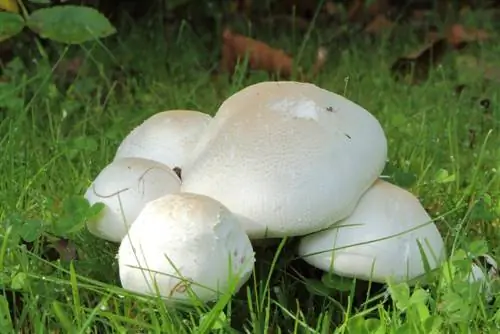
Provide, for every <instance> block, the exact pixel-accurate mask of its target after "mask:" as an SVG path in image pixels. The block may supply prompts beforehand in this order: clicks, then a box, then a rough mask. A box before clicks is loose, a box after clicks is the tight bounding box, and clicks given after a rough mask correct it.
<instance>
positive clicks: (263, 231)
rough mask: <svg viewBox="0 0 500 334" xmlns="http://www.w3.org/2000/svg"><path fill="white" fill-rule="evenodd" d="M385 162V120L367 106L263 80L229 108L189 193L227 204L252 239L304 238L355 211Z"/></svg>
mask: <svg viewBox="0 0 500 334" xmlns="http://www.w3.org/2000/svg"><path fill="white" fill-rule="evenodd" d="M386 157H387V140H386V137H385V134H384V131H383V129H382V127H381V125H380V123H379V122H378V121H377V119H376V118H375V117H374V116H373V115H372V114H370V113H369V112H368V111H367V110H365V109H363V108H362V107H360V106H359V105H357V104H355V103H353V102H351V101H349V100H348V99H346V98H344V97H342V96H340V95H337V94H335V93H332V92H330V91H327V90H325V89H322V88H320V87H318V86H315V85H313V84H309V83H299V82H293V81H279V82H262V83H258V84H255V85H251V86H249V87H247V88H244V89H243V90H241V91H239V92H237V93H236V94H234V95H233V96H231V97H229V98H228V99H227V100H226V101H224V102H223V103H222V105H221V106H220V108H219V110H218V112H217V113H216V115H215V116H214V118H213V119H212V121H211V122H210V124H209V125H208V127H207V129H206V131H205V133H204V134H203V135H202V136H201V137H200V139H199V141H198V144H197V145H196V148H195V149H194V151H193V154H192V159H191V160H190V161H189V162H188V163H187V164H186V165H185V167H184V168H183V185H182V186H181V191H185V192H192V193H198V194H203V195H207V196H209V197H212V198H214V199H216V200H218V201H220V202H221V203H223V204H224V205H225V206H226V207H228V208H229V210H231V212H233V213H235V214H237V215H238V216H239V217H240V221H241V223H242V224H243V226H244V229H245V231H246V232H247V234H248V235H249V236H250V238H251V239H261V238H273V237H276V238H278V237H283V236H297V235H304V234H307V233H311V232H316V231H318V230H320V229H323V228H326V227H328V226H330V225H332V224H333V223H335V222H336V221H338V220H340V219H342V218H345V217H346V216H347V215H349V214H350V213H351V211H352V210H353V209H354V207H355V205H356V203H357V201H358V200H359V198H360V196H361V195H362V194H363V193H364V192H365V191H366V189H368V187H369V186H370V185H371V184H372V183H373V182H374V181H375V179H376V178H377V177H378V176H379V175H380V173H381V172H382V170H383V168H384V166H385V161H386Z"/></svg>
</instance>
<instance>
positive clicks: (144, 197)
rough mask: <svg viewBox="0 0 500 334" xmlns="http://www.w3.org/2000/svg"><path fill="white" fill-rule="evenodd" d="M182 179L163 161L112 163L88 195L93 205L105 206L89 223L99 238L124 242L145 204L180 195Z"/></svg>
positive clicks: (93, 232) (126, 160) (131, 159)
mask: <svg viewBox="0 0 500 334" xmlns="http://www.w3.org/2000/svg"><path fill="white" fill-rule="evenodd" d="M180 185H181V182H180V180H179V177H178V176H177V175H176V174H175V173H174V172H173V171H172V170H171V169H170V168H169V167H168V166H165V165H163V164H161V163H159V162H156V161H153V160H147V159H140V158H123V159H118V160H115V161H113V162H111V163H110V164H108V165H107V166H106V167H105V168H104V169H103V170H102V171H101V172H100V173H99V175H98V176H97V177H96V178H95V180H94V181H93V182H92V184H91V185H90V186H89V188H88V189H87V191H86V192H85V198H86V199H87V200H88V201H89V202H90V203H91V204H94V203H98V202H101V203H103V204H104V205H105V207H104V209H103V211H101V214H100V215H99V217H98V218H96V219H95V220H92V221H89V222H87V228H88V230H89V231H90V233H92V234H94V235H95V236H97V237H99V238H102V239H106V240H109V241H113V242H120V241H121V240H122V238H123V237H124V236H125V234H126V233H127V230H128V228H129V226H130V224H131V223H132V222H133V221H134V220H135V218H136V217H137V215H138V214H139V212H140V211H141V210H142V208H143V207H144V205H145V204H146V203H147V202H149V201H151V200H154V199H157V198H158V197H161V196H163V195H166V194H169V193H175V192H179V190H180Z"/></svg>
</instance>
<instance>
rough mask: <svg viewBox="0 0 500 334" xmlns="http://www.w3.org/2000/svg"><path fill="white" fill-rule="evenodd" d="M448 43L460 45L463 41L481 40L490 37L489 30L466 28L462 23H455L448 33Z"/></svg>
mask: <svg viewBox="0 0 500 334" xmlns="http://www.w3.org/2000/svg"><path fill="white" fill-rule="evenodd" d="M447 38H448V43H450V44H451V45H452V46H454V47H459V46H460V45H462V44H463V43H471V42H480V41H485V40H487V39H489V38H490V35H489V34H488V32H486V31H485V30H482V29H475V28H465V27H464V26H463V25H461V24H453V25H452V26H451V27H450V28H449V30H448V33H447Z"/></svg>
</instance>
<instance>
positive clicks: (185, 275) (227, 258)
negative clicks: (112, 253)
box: [118, 193, 255, 303]
mask: <svg viewBox="0 0 500 334" xmlns="http://www.w3.org/2000/svg"><path fill="white" fill-rule="evenodd" d="M254 261H255V259H254V253H253V249H252V245H251V243H250V240H249V239H248V237H247V235H246V234H245V232H244V231H243V229H242V227H241V225H240V224H239V222H238V219H237V218H236V217H235V216H234V215H233V214H232V213H231V212H230V211H229V210H228V209H227V208H226V207H224V206H223V205H222V204H221V203H219V202H218V201H216V200H214V199H211V198H209V197H206V196H202V195H197V194H188V193H179V194H171V195H166V196H164V197H161V198H159V199H157V200H154V201H152V202H150V203H148V204H147V205H146V206H145V208H144V210H143V211H142V212H141V214H140V215H139V216H138V217H137V220H136V221H135V222H134V223H133V224H132V227H131V228H130V230H129V233H128V235H127V236H126V237H125V238H124V239H123V241H122V243H121V244H120V248H119V251H118V263H119V270H120V280H121V283H122V286H123V288H125V289H127V290H130V291H133V292H136V293H141V294H149V295H156V293H157V292H159V294H160V296H162V297H163V298H165V300H166V301H167V302H182V301H183V302H188V303H189V302H191V301H193V299H192V293H194V294H195V295H196V297H197V300H198V301H203V302H205V301H210V300H214V299H216V298H217V297H218V296H219V293H228V292H229V293H231V292H233V293H234V292H236V291H237V290H239V289H240V288H241V286H242V285H243V284H244V283H245V282H246V281H247V280H248V278H249V277H250V275H251V273H252V270H253V264H254ZM139 268H143V269H142V270H141V269H139ZM188 282H189V283H188ZM188 287H189V288H190V289H188Z"/></svg>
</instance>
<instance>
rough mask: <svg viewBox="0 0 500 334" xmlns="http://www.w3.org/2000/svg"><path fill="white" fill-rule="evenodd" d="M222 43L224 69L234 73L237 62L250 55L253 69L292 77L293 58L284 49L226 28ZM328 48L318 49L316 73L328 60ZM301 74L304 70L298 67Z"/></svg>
mask: <svg viewBox="0 0 500 334" xmlns="http://www.w3.org/2000/svg"><path fill="white" fill-rule="evenodd" d="M222 37H223V43H222V59H221V68H222V70H224V71H226V72H229V73H231V74H232V73H234V70H235V68H236V64H237V63H238V62H239V61H241V60H244V59H245V57H248V67H249V68H250V69H252V70H263V71H266V72H268V73H269V74H270V75H272V74H277V75H278V76H280V77H283V78H290V77H291V75H292V73H293V65H294V64H293V58H292V57H291V56H289V55H288V54H286V53H285V52H284V51H283V50H280V49H274V48H272V47H271V46H269V45H268V44H266V43H264V42H261V41H258V40H256V39H253V38H250V37H246V36H243V35H240V34H236V33H233V32H231V30H230V29H225V30H224V32H223V36H222ZM326 55H327V54H326V49H324V48H320V49H319V50H318V54H317V59H316V63H315V65H314V66H313V73H314V74H316V73H317V72H318V71H319V70H320V69H321V68H322V66H323V65H324V63H325V61H326ZM297 72H298V73H299V76H301V77H302V70H301V69H300V68H297Z"/></svg>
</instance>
